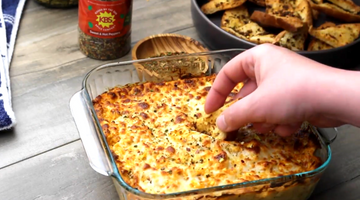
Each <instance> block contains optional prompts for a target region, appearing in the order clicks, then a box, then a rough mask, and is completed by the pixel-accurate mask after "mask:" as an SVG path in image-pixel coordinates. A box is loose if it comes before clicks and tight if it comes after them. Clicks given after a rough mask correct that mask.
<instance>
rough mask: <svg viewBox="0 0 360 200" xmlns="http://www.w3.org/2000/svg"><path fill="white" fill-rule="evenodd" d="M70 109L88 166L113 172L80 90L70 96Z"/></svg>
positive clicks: (99, 171)
mask: <svg viewBox="0 0 360 200" xmlns="http://www.w3.org/2000/svg"><path fill="white" fill-rule="evenodd" d="M70 110H71V113H72V116H73V118H74V121H75V125H76V127H77V129H78V132H79V135H80V138H81V141H82V144H83V147H84V149H85V152H86V155H87V157H88V159H89V163H90V166H91V167H92V168H93V169H94V170H95V171H96V172H98V173H100V174H102V175H105V176H110V175H111V174H113V169H112V167H111V166H112V165H111V164H110V161H109V160H107V159H106V158H108V156H107V155H106V152H105V149H104V147H103V145H101V142H100V141H101V140H100V138H99V135H98V134H97V131H96V128H95V124H94V122H93V120H92V118H91V114H90V112H89V109H88V107H87V105H86V103H85V101H84V99H83V96H82V91H79V92H77V93H75V94H74V95H73V96H72V97H71V99H70Z"/></svg>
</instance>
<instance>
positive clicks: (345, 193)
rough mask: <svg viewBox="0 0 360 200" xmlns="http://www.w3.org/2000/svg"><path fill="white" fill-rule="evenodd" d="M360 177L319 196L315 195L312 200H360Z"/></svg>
mask: <svg viewBox="0 0 360 200" xmlns="http://www.w3.org/2000/svg"><path fill="white" fill-rule="evenodd" d="M359 188H360V177H359V176H358V177H356V178H354V179H353V180H350V181H346V182H345V183H342V184H340V185H338V186H336V187H334V188H332V189H329V190H326V191H324V192H322V193H319V194H318V195H314V196H313V197H312V198H311V199H309V200H312V199H314V200H315V199H316V200H328V199H341V200H359V199H360V192H359Z"/></svg>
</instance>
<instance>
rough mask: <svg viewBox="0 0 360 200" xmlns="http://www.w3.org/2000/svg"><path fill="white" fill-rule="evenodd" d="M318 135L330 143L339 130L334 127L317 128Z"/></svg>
mask: <svg viewBox="0 0 360 200" xmlns="http://www.w3.org/2000/svg"><path fill="white" fill-rule="evenodd" d="M317 131H318V132H319V133H320V136H321V137H322V138H323V140H324V142H325V143H326V144H331V143H333V142H334V141H335V139H336V137H337V135H338V133H339V131H338V130H337V128H336V127H334V128H317Z"/></svg>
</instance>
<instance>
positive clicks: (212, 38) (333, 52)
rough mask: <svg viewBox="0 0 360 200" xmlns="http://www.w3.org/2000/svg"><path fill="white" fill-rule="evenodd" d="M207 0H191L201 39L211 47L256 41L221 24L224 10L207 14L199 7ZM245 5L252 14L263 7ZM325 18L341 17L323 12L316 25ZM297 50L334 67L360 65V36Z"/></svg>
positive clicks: (358, 1)
mask: <svg viewBox="0 0 360 200" xmlns="http://www.w3.org/2000/svg"><path fill="white" fill-rule="evenodd" d="M207 1H208V0H191V15H192V19H193V22H194V26H195V28H196V30H197V32H198V34H199V36H200V39H201V40H202V41H203V42H204V44H205V45H206V46H207V47H208V48H209V49H211V50H219V49H231V48H245V49H248V48H251V47H254V46H255V45H256V44H254V43H251V42H248V41H246V40H244V39H241V38H238V37H236V36H234V35H232V34H230V33H228V32H226V31H224V30H223V29H221V28H220V21H221V16H222V15H223V13H224V11H221V12H217V13H215V14H212V15H205V14H204V13H203V12H202V11H201V10H200V7H201V6H202V5H203V4H204V3H206V2H207ZM354 2H355V3H356V4H358V5H360V0H354ZM246 6H247V7H248V9H249V14H251V13H252V11H253V10H254V9H257V10H261V8H260V7H257V6H255V5H254V4H252V3H248V2H246ZM325 21H332V22H334V23H339V21H337V20H335V19H332V18H330V17H327V16H325V15H324V14H322V13H321V14H320V16H319V18H318V19H317V20H315V21H314V26H316V27H317V26H319V25H320V24H322V23H323V22H325ZM297 53H299V54H301V55H304V56H306V57H308V58H310V59H313V60H315V61H318V62H320V63H323V64H326V65H330V66H332V67H337V68H343V69H352V68H355V67H359V66H360V62H359V60H360V59H359V58H360V39H357V40H355V41H354V42H352V43H350V44H348V45H346V46H342V47H338V48H334V49H328V50H321V51H297Z"/></svg>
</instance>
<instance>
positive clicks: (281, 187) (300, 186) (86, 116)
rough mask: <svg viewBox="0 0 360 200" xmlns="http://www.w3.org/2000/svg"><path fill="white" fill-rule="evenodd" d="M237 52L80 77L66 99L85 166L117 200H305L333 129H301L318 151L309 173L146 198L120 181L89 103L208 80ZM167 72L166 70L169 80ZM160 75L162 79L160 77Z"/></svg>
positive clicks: (121, 66) (126, 65)
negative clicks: (164, 84)
mask: <svg viewBox="0 0 360 200" xmlns="http://www.w3.org/2000/svg"><path fill="white" fill-rule="evenodd" d="M243 51H244V50H242V49H229V50H219V51H210V52H204V53H195V54H188V55H179V56H168V57H159V58H150V59H143V60H135V61H126V62H116V63H109V64H105V65H102V66H99V67H97V68H94V69H93V70H91V71H90V72H88V73H87V74H86V76H85V78H84V80H83V83H82V89H81V90H80V91H78V92H77V93H76V94H74V96H73V97H72V98H71V100H70V109H71V112H72V115H73V118H74V121H75V124H76V126H77V129H78V132H79V135H80V138H81V140H82V143H83V146H84V149H85V151H86V154H87V156H88V159H89V163H90V165H91V167H92V168H93V169H94V170H95V171H96V172H98V173H100V174H102V175H105V176H110V177H111V178H112V180H113V182H114V185H115V188H116V190H117V192H118V195H119V199H139V200H141V199H202V198H203V199H246V200H249V199H266V200H270V199H287V200H305V199H307V198H309V197H310V195H311V194H312V192H313V190H314V188H315V186H316V184H317V183H318V181H319V179H320V177H321V176H322V174H323V172H324V171H325V169H326V168H327V166H328V165H329V162H330V160H331V149H330V144H331V142H332V141H334V139H335V138H336V133H337V130H336V128H327V129H319V128H315V127H313V126H311V125H309V124H305V125H304V127H305V128H306V129H308V130H311V131H312V132H313V133H314V134H315V135H316V137H317V139H318V142H319V143H320V146H321V148H319V149H318V151H317V156H319V157H320V159H321V161H322V165H321V166H320V167H318V168H317V169H315V170H312V171H307V172H303V173H298V174H292V175H286V176H279V177H274V178H267V179H261V180H256V181H248V182H243V183H237V184H230V185H223V186H216V187H211V188H204V189H197V190H191V191H183V192H177V193H171V194H149V193H145V192H142V191H139V190H137V189H135V188H132V187H131V186H129V185H128V184H127V183H126V182H125V181H124V180H123V179H122V177H121V176H120V173H119V171H118V169H117V166H116V163H115V161H114V157H113V155H112V153H111V151H110V148H109V146H108V144H107V142H106V138H105V135H104V133H103V131H102V128H101V126H100V123H99V120H98V118H97V116H96V113H95V110H94V107H93V104H92V100H93V99H94V98H95V97H96V96H98V95H99V94H101V93H103V92H105V91H107V90H108V89H109V88H113V87H115V86H121V85H126V84H131V83H136V82H143V81H162V80H173V79H177V78H179V77H183V76H186V77H188V76H189V75H190V76H197V75H200V74H205V75H211V74H213V73H217V72H219V71H220V69H221V68H222V67H223V66H224V64H225V63H226V62H228V61H229V60H230V59H232V58H233V57H235V56H236V55H238V54H239V53H241V52H243ZM149 64H151V67H152V69H155V68H158V69H159V68H161V69H162V70H163V71H161V70H160V71H157V73H154V71H151V70H150V68H149V67H148V65H149ZM173 69H176V70H173ZM194 69H196V70H194ZM149 70H150V71H149ZM169 71H171V73H170V76H169ZM165 72H166V73H167V76H164V73H165ZM199 72H200V73H199ZM329 138H331V139H329Z"/></svg>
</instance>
